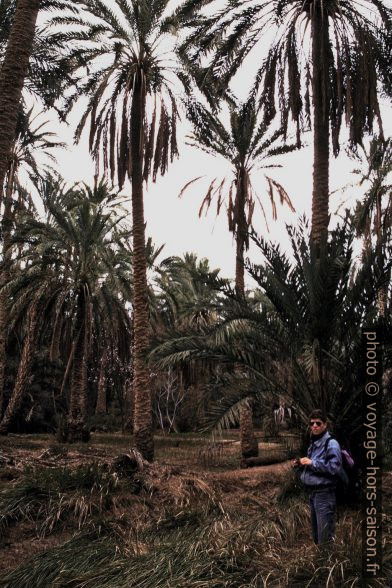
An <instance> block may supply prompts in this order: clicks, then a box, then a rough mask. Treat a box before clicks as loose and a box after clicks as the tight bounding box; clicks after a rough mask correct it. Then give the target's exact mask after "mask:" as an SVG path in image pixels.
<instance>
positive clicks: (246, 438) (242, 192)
mask: <svg viewBox="0 0 392 588" xmlns="http://www.w3.org/2000/svg"><path fill="white" fill-rule="evenodd" d="M246 189H247V178H246V173H245V170H243V169H241V170H240V172H239V175H238V180H237V192H236V201H235V210H236V217H237V219H238V220H237V229H236V266H235V288H236V291H237V294H238V295H239V296H242V297H245V267H244V250H245V234H244V231H245V230H246V229H247V227H246V221H245V200H246ZM236 371H238V372H241V371H243V368H242V366H236ZM240 436H241V454H242V457H243V458H247V457H257V456H258V454H259V446H258V443H257V439H256V437H255V434H254V429H253V411H252V405H251V404H249V405H248V406H243V407H241V409H240Z"/></svg>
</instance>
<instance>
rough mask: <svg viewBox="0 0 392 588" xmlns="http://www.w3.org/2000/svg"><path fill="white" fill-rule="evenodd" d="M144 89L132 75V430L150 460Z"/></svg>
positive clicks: (142, 82)
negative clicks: (144, 189) (144, 192)
mask: <svg viewBox="0 0 392 588" xmlns="http://www.w3.org/2000/svg"><path fill="white" fill-rule="evenodd" d="M145 101H146V88H145V78H144V73H143V71H142V70H139V71H138V72H137V74H136V76H135V82H134V88H133V95H132V106H131V145H132V147H131V149H132V154H131V157H132V221H133V279H134V295H133V296H134V299H133V308H134V344H133V350H134V379H133V392H134V428H133V432H134V435H135V443H136V447H137V449H138V450H139V451H140V453H141V454H142V455H143V457H144V458H145V459H147V460H150V461H151V460H152V459H153V458H154V439H153V431H152V406H151V390H150V378H149V372H148V368H147V364H146V358H145V354H146V352H147V348H148V344H149V318H148V293H147V263H146V245H145V228H144V202H143V159H144V157H143V153H144V129H143V125H144V115H145Z"/></svg>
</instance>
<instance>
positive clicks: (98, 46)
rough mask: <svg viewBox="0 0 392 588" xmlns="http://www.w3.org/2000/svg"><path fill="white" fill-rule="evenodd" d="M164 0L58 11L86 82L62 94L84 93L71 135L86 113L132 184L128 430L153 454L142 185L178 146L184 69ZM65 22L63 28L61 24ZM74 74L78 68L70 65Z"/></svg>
mask: <svg viewBox="0 0 392 588" xmlns="http://www.w3.org/2000/svg"><path fill="white" fill-rule="evenodd" d="M169 4H170V2H169V0H136V1H128V0H126V1H124V0H115V1H114V2H110V3H109V2H106V1H102V0H84V2H82V6H83V11H82V13H81V16H80V18H76V19H74V18H72V17H70V18H61V19H56V20H55V21H54V22H55V23H57V24H59V25H61V27H62V31H61V32H60V33H59V35H60V37H61V34H64V36H65V38H66V40H67V43H68V47H69V57H70V59H75V60H77V61H78V63H80V62H82V63H84V64H85V66H86V68H87V72H88V77H87V81H86V82H85V83H84V84H79V85H78V88H77V90H76V91H75V92H74V93H73V94H72V95H71V96H70V97H69V100H68V104H67V107H66V110H67V109H69V108H71V107H72V105H73V104H74V103H75V101H76V100H77V99H78V98H79V97H80V96H84V95H85V96H88V97H89V102H88V106H87V109H86V111H85V113H84V115H83V117H82V118H81V120H80V123H79V126H78V128H77V131H76V138H77V139H78V138H79V137H80V134H81V132H82V130H83V128H84V126H85V125H86V122H87V119H88V117H90V150H91V153H92V154H93V156H94V158H95V159H96V161H97V162H98V161H99V159H100V158H101V161H102V162H103V169H104V172H105V173H107V174H108V175H110V177H111V179H112V181H114V180H115V176H116V175H117V182H118V184H119V186H120V188H121V187H122V186H123V184H124V182H125V180H126V178H127V177H128V178H129V179H130V180H131V184H132V219H133V231H132V235H133V272H134V300H133V302H134V354H135V358H134V394H135V398H134V401H135V402H134V404H135V412H134V434H135V440H136V445H137V447H138V449H139V450H140V451H141V453H142V454H143V455H144V457H145V458H147V459H152V458H153V453H154V448H153V435H152V417H151V399H150V389H149V376H148V369H147V366H146V362H145V352H146V349H147V347H148V344H149V325H148V288H147V276H146V243H145V218H144V203H143V191H144V182H147V181H148V178H149V177H150V176H151V175H152V178H153V180H155V178H156V177H157V175H158V173H161V174H164V173H165V172H166V170H167V167H168V163H169V160H172V159H173V157H175V156H176V155H177V153H178V151H177V141H176V123H177V118H178V111H177V106H176V101H175V95H174V93H173V92H174V88H175V85H174V86H173V82H174V83H175V82H178V81H179V80H180V79H181V80H182V81H184V82H185V79H186V78H185V75H184V73H183V71H181V70H180V68H179V67H178V65H177V62H176V60H175V54H174V52H170V50H169V51H168V52H167V53H166V52H163V51H162V47H164V46H165V43H167V39H168V37H169V36H168V35H167V33H168V32H169V30H170V24H169V23H168V21H167V18H166V16H165V15H166V11H167V10H168V8H169ZM64 27H67V30H66V32H65V31H64V33H63V29H64ZM75 73H77V71H76V72H75Z"/></svg>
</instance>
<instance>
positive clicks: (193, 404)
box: [150, 253, 219, 432]
mask: <svg viewBox="0 0 392 588" xmlns="http://www.w3.org/2000/svg"><path fill="white" fill-rule="evenodd" d="M155 270H156V278H155V286H156V288H157V289H156V288H155V289H154V293H155V296H154V298H153V300H152V304H151V306H150V312H151V322H152V327H153V331H154V335H155V341H154V342H153V343H152V346H154V345H156V343H157V342H158V341H161V340H162V339H165V337H166V336H167V334H168V333H176V334H177V335H178V336H181V335H185V336H186V335H187V333H188V331H189V330H191V331H192V332H195V333H203V332H205V330H206V329H207V330H208V328H209V327H210V326H211V325H213V324H215V323H216V321H217V320H218V316H217V312H216V308H217V306H218V297H219V291H218V290H216V289H215V288H214V284H215V282H216V280H217V278H218V274H219V270H212V271H211V269H210V266H209V262H208V260H207V259H205V258H204V259H201V260H198V259H197V256H196V254H194V253H185V254H184V255H183V256H182V257H177V256H174V257H169V258H167V259H165V260H163V261H162V262H161V263H160V264H159V265H158V266H157V267H156V268H155ZM214 370H215V366H214V363H213V362H211V361H206V362H204V363H203V364H199V365H193V364H192V363H191V364H188V363H187V362H183V363H182V364H181V365H178V366H176V367H174V368H172V367H169V368H167V369H165V370H158V371H157V370H154V380H153V382H154V391H155V407H156V413H157V417H158V420H160V423H161V426H162V428H163V425H164V419H163V414H165V415H166V419H167V422H168V430H169V432H170V430H171V429H172V428H174V430H175V424H176V418H175V417H176V413H177V411H178V409H179V408H180V407H183V409H185V416H186V414H187V407H188V410H189V411H190V412H191V414H192V422H191V423H190V424H191V426H193V427H195V426H197V425H198V424H201V421H202V420H203V419H204V417H205V407H206V405H207V403H208V402H209V396H210V393H209V389H208V386H207V385H206V384H207V382H208V380H209V379H210V378H211V373H212V372H213V371H214ZM179 412H181V408H180V411H179Z"/></svg>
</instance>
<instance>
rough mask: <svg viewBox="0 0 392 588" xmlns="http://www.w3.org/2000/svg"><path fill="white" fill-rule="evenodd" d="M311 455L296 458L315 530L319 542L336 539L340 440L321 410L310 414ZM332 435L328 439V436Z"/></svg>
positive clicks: (316, 541) (313, 531)
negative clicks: (329, 429)
mask: <svg viewBox="0 0 392 588" xmlns="http://www.w3.org/2000/svg"><path fill="white" fill-rule="evenodd" d="M309 424H310V431H311V442H310V446H309V448H308V456H307V457H301V458H299V459H297V460H295V461H294V464H293V465H294V467H301V469H302V471H301V476H300V477H301V482H302V483H303V484H304V486H305V488H306V489H307V490H308V492H309V501H310V514H311V520H312V534H313V539H314V542H315V543H316V545H319V544H322V543H326V542H328V541H333V540H334V537H335V524H336V493H335V491H336V483H337V479H338V477H339V474H340V472H341V469H342V455H341V451H340V446H339V443H338V442H337V441H336V439H334V438H333V437H331V435H330V433H329V432H328V430H327V428H328V424H327V418H326V416H325V414H324V413H323V412H322V411H321V410H314V411H313V412H312V413H311V415H310V423H309ZM328 439H329V440H328Z"/></svg>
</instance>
